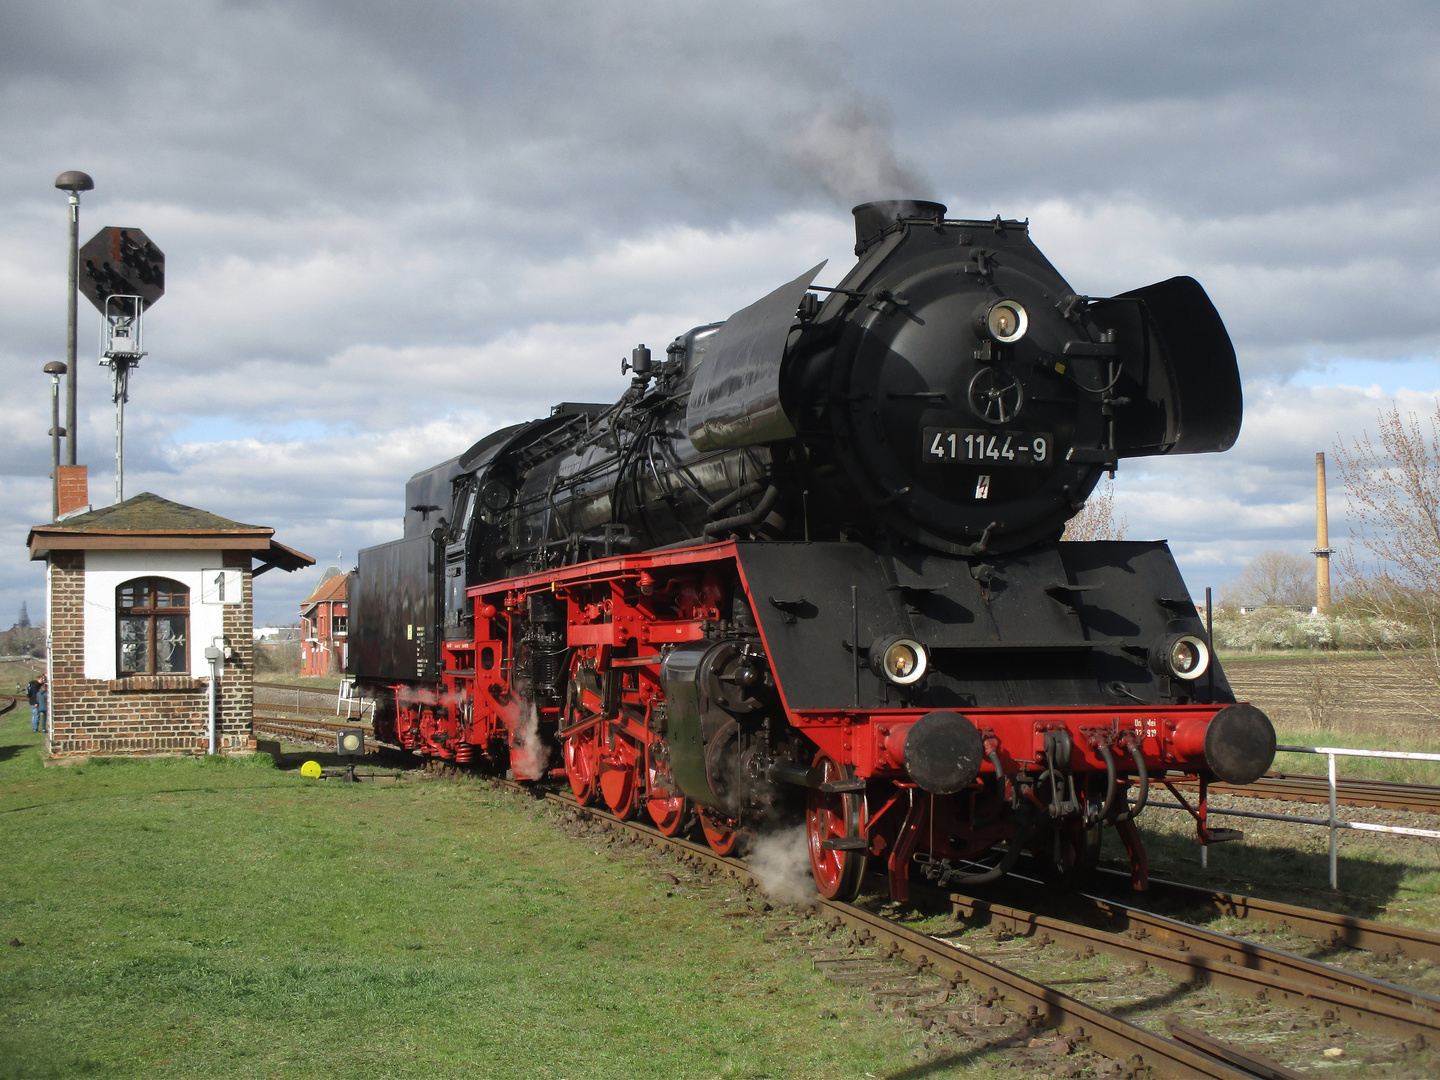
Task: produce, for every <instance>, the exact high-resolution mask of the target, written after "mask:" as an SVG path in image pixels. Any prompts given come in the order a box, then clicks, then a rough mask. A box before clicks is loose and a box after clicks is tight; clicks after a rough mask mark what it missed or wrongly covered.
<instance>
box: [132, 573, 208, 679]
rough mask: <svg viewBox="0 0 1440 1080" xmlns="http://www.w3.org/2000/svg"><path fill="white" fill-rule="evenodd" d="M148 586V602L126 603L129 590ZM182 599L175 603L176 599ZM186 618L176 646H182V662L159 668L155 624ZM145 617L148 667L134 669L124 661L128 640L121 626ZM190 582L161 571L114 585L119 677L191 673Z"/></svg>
mask: <svg viewBox="0 0 1440 1080" xmlns="http://www.w3.org/2000/svg"><path fill="white" fill-rule="evenodd" d="M142 588H143V589H145V590H146V597H147V599H148V601H149V602H148V603H147V604H143V605H140V604H130V605H126V604H125V603H124V600H123V597H124V595H125V593H126V591H127V590H130V591H132V595H133V592H134V591H135V590H139V589H142ZM162 595H163V596H164V597H165V598H166V599H167V601H168V602H167V603H165V604H160V603H157V602H156V601H157V600H158V599H159V597H160V596H162ZM177 599H179V600H181V601H183V602H182V603H178V604H177V603H175V602H174V601H175V600H177ZM162 618H164V619H171V620H174V619H177V618H178V619H183V620H184V621H183V623H182V624H181V627H182V628H181V633H180V643H179V645H177V646H176V647H177V648H178V649H180V651H181V653H182V656H181V666H180V667H179V668H178V669H171V670H166V671H161V670H159V651H160V650H159V649H158V648H157V645H158V644H159V642H158V641H157V633H156V627H157V624H158V622H159V620H160V619H162ZM136 619H144V620H145V624H146V633H145V657H146V663H147V665H148V670H145V671H135V670H130V669H127V668H126V666H125V663H124V657H125V645H126V640H125V638H124V637H123V636H122V631H121V628H122V626H123V625H124V623H125V622H126V620H136ZM190 631H191V619H190V586H188V585H186V584H184V583H183V582H180V581H176V580H175V579H174V578H170V577H165V576H163V575H160V574H146V575H144V576H142V577H135V578H130V579H129V580H128V581H122V582H121V583H120V584H119V585H117V586H115V675H116V678H120V679H126V678H130V677H132V676H150V675H189V674H190Z"/></svg>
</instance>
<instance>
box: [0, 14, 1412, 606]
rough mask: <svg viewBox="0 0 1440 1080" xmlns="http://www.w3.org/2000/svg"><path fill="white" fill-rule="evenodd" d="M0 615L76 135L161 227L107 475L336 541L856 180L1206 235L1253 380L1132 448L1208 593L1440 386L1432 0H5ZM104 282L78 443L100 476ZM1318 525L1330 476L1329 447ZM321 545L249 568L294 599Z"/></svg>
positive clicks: (1305, 536)
mask: <svg viewBox="0 0 1440 1080" xmlns="http://www.w3.org/2000/svg"><path fill="white" fill-rule="evenodd" d="M0 140H3V148H4V149H3V151H0V253H3V256H4V257H3V260H0V373H3V378H0V408H3V416H4V418H5V424H4V429H3V444H0V445H3V446H4V454H3V460H0V552H4V555H3V557H0V626H8V625H9V621H10V619H11V618H13V616H14V613H15V612H17V611H18V609H19V606H20V603H21V601H28V604H29V609H30V612H31V615H32V617H36V618H37V619H38V617H39V614H40V612H42V611H43V606H44V605H43V580H44V579H43V573H42V570H41V568H40V567H41V564H31V563H29V562H28V561H27V559H26V553H25V549H24V541H25V535H26V531H27V529H28V528H29V527H30V526H31V525H33V524H36V523H41V522H44V521H45V520H47V519H48V517H49V509H50V485H49V480H48V475H49V468H50V459H49V455H50V451H49V440H48V438H47V436H46V431H47V429H48V427H49V400H48V399H49V379H48V378H47V377H46V376H45V375H43V374H42V372H41V368H42V367H43V366H44V365H45V363H47V362H48V361H50V360H54V359H63V354H64V345H65V286H66V283H65V243H66V215H65V199H64V195H63V194H62V193H60V192H58V191H56V190H55V189H54V188H53V187H52V184H53V181H54V178H55V176H56V175H57V174H58V173H59V172H61V171H62V170H65V169H83V170H84V171H86V172H88V173H90V174H91V175H92V176H93V177H94V178H95V184H96V189H95V191H94V192H91V193H89V194H87V195H86V196H85V197H84V203H83V205H82V209H81V240H82V242H83V241H84V240H85V239H87V238H88V237H89V236H90V235H91V234H93V233H94V232H95V231H97V230H98V229H100V228H101V227H103V226H106V225H120V226H134V227H139V228H142V229H144V230H145V231H146V233H148V234H149V236H150V237H151V239H153V240H154V241H155V242H156V243H157V244H158V245H159V246H160V247H161V248H163V249H164V251H165V254H166V272H167V290H168V291H167V293H166V295H165V297H164V299H163V300H162V301H161V302H160V303H159V304H158V305H157V306H156V307H155V309H154V311H153V312H152V313H151V314H150V315H149V316H148V317H147V326H146V345H147V348H148V349H149V352H150V355H149V356H148V357H146V358H145V360H144V361H143V362H142V364H141V366H140V368H139V370H138V371H137V372H136V374H135V375H134V377H133V380H132V397H131V401H130V405H129V406H128V408H127V413H126V428H127V431H126V450H127V470H126V492H127V494H138V493H139V492H141V491H153V492H155V493H157V494H159V495H162V496H164V497H166V498H169V499H173V500H175V501H178V502H182V503H186V504H189V505H193V506H199V507H202V508H204V509H207V510H210V511H213V512H215V513H218V514H222V515H225V516H227V517H232V518H235V519H237V520H240V521H244V522H250V523H256V524H263V525H271V526H274V527H275V528H276V530H277V538H278V539H279V540H281V541H282V542H283V543H286V544H289V545H291V546H294V547H298V548H300V549H301V550H303V551H306V552H308V553H310V554H311V555H314V556H315V557H316V558H317V559H318V560H319V563H320V567H324V566H325V565H326V564H327V563H337V562H338V563H340V564H341V565H344V566H346V567H349V566H352V565H353V564H354V562H355V555H356V551H357V550H358V549H359V548H360V547H364V546H366V545H369V544H373V543H376V542H379V541H383V540H388V539H392V538H394V537H397V536H398V535H399V533H400V518H401V515H402V506H403V483H404V480H405V478H406V477H407V476H409V475H410V474H411V473H413V472H415V471H416V470H418V469H420V468H423V467H425V466H427V465H430V464H433V463H435V462H438V461H440V460H443V459H445V458H447V457H449V456H451V455H453V454H455V453H456V452H457V451H459V450H460V449H463V448H464V447H466V446H468V445H469V444H470V443H471V442H473V441H474V440H475V439H476V438H478V437H479V436H480V435H482V434H484V433H486V432H487V431H489V430H491V429H493V428H494V427H497V426H499V425H502V424H506V423H511V422H514V421H517V420H522V419H527V418H530V417H533V416H540V415H544V414H545V412H546V411H547V410H548V407H549V405H550V404H551V403H553V402H555V401H557V400H561V399H566V400H593V401H605V400H613V399H614V398H615V397H616V396H617V395H618V394H619V393H620V392H621V391H622V390H623V389H624V386H625V380H624V379H623V378H622V377H621V375H620V372H619V359H620V357H621V356H622V355H626V354H628V351H629V349H630V348H631V347H632V346H633V345H635V344H636V343H637V342H641V341H643V342H646V343H647V344H649V345H651V347H652V348H654V347H655V346H663V345H664V344H665V343H666V342H668V341H669V340H670V339H671V338H672V337H674V336H675V335H676V334H677V333H680V332H682V331H684V330H685V329H687V328H689V327H690V326H692V325H696V324H699V323H703V322H709V321H713V320H715V319H721V318H724V317H726V316H728V315H729V314H730V313H731V312H733V311H735V310H736V309H738V308H740V307H743V306H745V305H746V304H748V303H749V302H751V301H752V300H754V299H757V298H758V297H759V296H761V295H762V294H764V293H766V292H768V291H769V290H770V289H772V288H774V287H775V286H776V285H778V284H780V283H781V282H784V281H787V280H789V279H791V278H793V277H794V276H795V275H796V274H798V273H800V272H801V271H802V270H804V269H806V268H807V267H809V266H811V265H813V264H814V263H816V262H818V261H819V260H820V259H822V258H829V259H830V260H831V263H830V267H829V268H828V269H827V270H826V271H825V272H824V274H823V275H822V283H833V281H834V280H836V279H838V278H839V277H840V275H841V274H842V273H843V271H844V269H845V268H847V267H848V266H849V265H850V264H851V262H853V257H852V255H851V254H850V248H851V246H852V244H853V226H852V221H851V217H850V213H849V210H850V207H851V206H853V205H854V204H855V203H857V202H860V201H863V200H865V199H870V198H884V197H896V196H921V197H928V198H934V199H938V200H940V201H942V202H944V203H946V204H947V205H948V206H949V208H950V213H951V215H952V216H963V217H978V218H986V217H993V216H994V215H995V214H997V213H1000V214H1004V215H1005V216H1007V217H1019V218H1026V217H1028V218H1029V219H1030V222H1031V232H1032V236H1033V237H1034V239H1035V241H1036V243H1037V244H1038V245H1039V246H1040V248H1041V250H1043V251H1044V252H1045V253H1046V254H1047V255H1048V256H1049V257H1050V259H1051V261H1052V262H1054V264H1055V265H1056V267H1057V268H1058V269H1059V270H1060V271H1061V273H1062V274H1064V275H1065V276H1066V277H1067V279H1068V280H1069V281H1070V283H1071V285H1072V286H1073V287H1074V288H1075V289H1076V290H1077V291H1079V292H1082V293H1088V294H1091V295H1105V294H1107V293H1111V292H1116V291H1123V290H1126V289H1130V288H1134V287H1137V286H1141V285H1145V284H1148V283H1150V282H1153V281H1157V280H1160V279H1162V278H1165V277H1169V276H1171V275H1173V274H1180V273H1183V274H1190V275H1192V276H1194V277H1196V278H1198V279H1199V280H1200V282H1201V283H1202V284H1203V285H1204V286H1205V287H1206V289H1207V290H1208V291H1209V293H1210V295H1211V297H1212V299H1213V300H1214V301H1215V304H1216V306H1217V307H1218V308H1219V310H1220V313H1221V315H1222V316H1223V317H1224V318H1225V320H1226V323H1227V325H1228V326H1229V328H1230V332H1231V335H1232V336H1233V338H1234V340H1235V344H1236V348H1237V351H1238V353H1239V357H1240V365H1241V371H1242V374H1243V377H1244V380H1245V396H1246V416H1245V425H1244V430H1243V433H1242V435H1241V438H1240V442H1239V444H1238V445H1237V446H1236V448H1235V449H1234V450H1232V451H1231V452H1230V453H1228V454H1225V455H1218V456H1217V455H1203V456H1197V457H1188V458H1176V459H1173V460H1157V461H1148V462H1126V463H1124V464H1123V468H1122V472H1121V473H1120V475H1119V478H1118V480H1117V503H1118V505H1119V507H1120V509H1121V510H1122V511H1123V512H1124V513H1125V515H1126V516H1127V518H1128V520H1129V523H1130V535H1131V536H1132V537H1134V538H1167V539H1169V540H1170V541H1171V543H1172V545H1173V547H1174V550H1175V552H1176V555H1177V557H1178V558H1179V560H1180V564H1181V567H1182V569H1183V570H1184V572H1185V575H1186V579H1187V581H1188V582H1189V583H1190V586H1191V588H1192V590H1201V589H1203V588H1204V587H1205V586H1206V585H1215V586H1220V585H1223V584H1224V583H1225V582H1227V581H1228V580H1230V579H1231V578H1232V577H1233V576H1234V575H1235V574H1236V573H1237V571H1238V569H1239V567H1240V565H1241V563H1242V562H1243V561H1244V560H1245V559H1246V558H1247V557H1249V556H1251V555H1253V554H1256V553H1258V552H1260V551H1263V550H1266V549H1270V548H1281V549H1284V550H1286V551H1290V552H1293V553H1296V554H1303V553H1305V552H1307V551H1308V550H1309V549H1310V547H1312V546H1313V542H1314V531H1313V530H1314V523H1313V522H1314V518H1313V514H1314V510H1313V498H1314V472H1313V470H1314V454H1315V452H1316V451H1319V450H1326V451H1328V450H1330V449H1331V448H1332V447H1333V445H1334V444H1335V442H1336V441H1337V440H1339V439H1341V438H1346V439H1349V438H1353V437H1355V436H1357V435H1359V434H1361V433H1362V432H1363V431H1364V430H1365V429H1366V428H1367V427H1368V428H1371V429H1373V428H1374V421H1375V416H1376V413H1377V411H1378V410H1379V409H1380V408H1381V407H1384V406H1386V405H1388V404H1389V403H1390V402H1391V401H1392V400H1398V401H1399V402H1400V404H1401V406H1402V408H1406V409H1415V410H1421V411H1427V410H1432V409H1433V408H1434V407H1435V405H1434V402H1435V397H1436V394H1437V392H1440V368H1437V363H1436V357H1437V351H1440V302H1437V301H1440V199H1437V197H1436V196H1437V183H1440V180H1437V178H1440V8H1437V7H1435V6H1434V5H1431V4H1423V3H1414V4H1404V3H1395V4H1375V3H1366V4H1358V3H1357V4H1326V3H1319V2H1313V0H1310V2H1305V3H1294V4H1285V3H1254V4H1241V3H1223V2H1216V0H1209V2H1205V3H1183V2H1170V3H1165V4H1155V3H1144V2H1136V3H1118V2H1117V3H1103V2H1102V3H1087V4H1083V5H1081V4H1074V3H1069V2H1066V3H1028V4H1027V3H1016V4H996V3H993V2H987V3H963V2H955V0H951V2H946V3H934V4H925V3H911V4H906V3H893V4H888V5H884V6H877V5H875V4H874V3H847V2H827V3H824V4H818V3H816V4H801V3H781V2H776V0H767V2H763V3H755V4H747V3H741V2H736V0H727V2H725V3H685V4H677V3H674V2H673V0H670V2H655V3H642V2H634V0H627V2H622V3H591V4H581V3H545V2H535V0H526V2H525V3H516V4H487V3H479V2H469V3H460V2H455V3H444V2H434V3H424V2H409V3H405V4H398V3H395V4H391V3H380V2H366V0H335V2H333V3H327V2H320V0H316V2H310V3H305V2H300V0H287V2H285V3H261V2H250V0H230V2H213V0H185V2H183V3H180V2H176V3H169V4H167V3H124V4H116V3H113V2H105V3H100V2H95V0H67V2H66V3H64V4H56V3H53V2H43V3H42V2H38V0H9V2H8V3H6V4H4V5H3V6H0ZM98 325H99V316H98V315H97V314H96V313H95V311H94V310H93V309H92V308H90V306H89V305H88V303H86V302H85V301H84V300H83V299H82V300H81V318H80V349H81V352H80V356H81V359H80V363H79V378H80V395H79V406H80V416H81V423H80V440H79V451H80V460H81V461H82V462H84V463H87V464H88V465H89V466H90V492H91V498H92V502H94V503H95V504H96V505H102V504H106V503H108V502H110V501H111V499H112V497H113V491H114V471H113V447H114V442H113V440H114V412H113V406H112V405H111V403H110V398H109V390H108V372H106V371H105V370H104V369H101V368H99V367H98V366H97V347H96V341H97V337H98ZM1331 512H1332V523H1331V530H1332V534H1333V535H1334V537H1335V538H1336V539H1337V540H1343V538H1344V536H1345V534H1346V527H1345V524H1344V520H1343V518H1344V512H1345V505H1344V500H1343V492H1341V491H1340V490H1339V487H1338V485H1332V492H1331ZM318 576H319V571H318V569H317V570H312V571H308V572H306V573H301V574H294V575H285V574H282V573H280V572H278V571H276V572H272V573H270V574H267V575H265V576H264V577H262V578H260V579H258V581H257V583H256V617H257V623H264V622H267V621H271V622H290V621H293V620H294V618H295V612H296V607H297V604H298V601H299V599H300V598H301V597H302V596H303V595H304V594H305V593H306V592H307V591H308V590H309V589H310V588H311V587H312V586H313V585H314V583H315V582H316V581H317V580H318Z"/></svg>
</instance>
